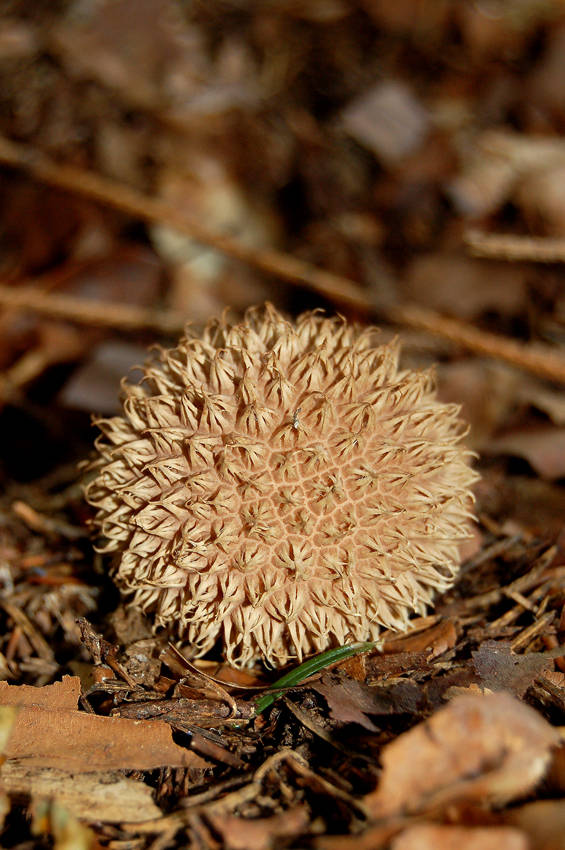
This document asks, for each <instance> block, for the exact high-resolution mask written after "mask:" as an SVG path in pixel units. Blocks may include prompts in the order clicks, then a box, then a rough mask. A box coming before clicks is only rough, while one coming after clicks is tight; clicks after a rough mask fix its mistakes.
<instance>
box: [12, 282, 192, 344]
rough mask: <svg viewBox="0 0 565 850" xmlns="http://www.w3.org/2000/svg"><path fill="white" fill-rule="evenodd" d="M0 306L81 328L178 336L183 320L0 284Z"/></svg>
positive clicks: (170, 313)
mask: <svg viewBox="0 0 565 850" xmlns="http://www.w3.org/2000/svg"><path fill="white" fill-rule="evenodd" d="M0 307H7V308H11V309H17V310H32V311H33V312H34V313H40V314H42V315H44V316H49V317H50V318H53V319H64V320H65V321H69V322H76V323H77V324H81V325H93V326H95V327H104V328H119V329H121V330H130V331H131V330H143V329H145V328H149V329H151V330H155V331H157V332H158V333H162V334H178V333H180V331H182V329H183V327H184V325H185V321H184V320H183V317H182V315H181V314H180V313H179V312H176V311H173V310H159V311H155V310H148V309H146V308H145V307H136V306H134V305H132V304H118V303H115V302H114V301H91V300H90V299H87V298H79V297H76V296H74V295H63V294H61V293H54V292H44V291H43V290H41V289H39V288H38V287H35V286H3V285H2V284H0Z"/></svg>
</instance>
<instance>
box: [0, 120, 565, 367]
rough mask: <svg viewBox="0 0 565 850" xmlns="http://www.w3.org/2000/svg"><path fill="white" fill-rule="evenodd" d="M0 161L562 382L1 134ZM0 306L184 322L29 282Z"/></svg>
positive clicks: (431, 318)
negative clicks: (45, 289) (46, 289)
mask: <svg viewBox="0 0 565 850" xmlns="http://www.w3.org/2000/svg"><path fill="white" fill-rule="evenodd" d="M0 162H3V163H5V164H6V165H10V166H12V167H14V168H21V169H23V170H25V171H26V172H28V173H29V174H31V175H32V176H33V177H35V178H36V179H37V180H40V181H42V182H44V183H47V184H49V185H51V186H56V187H57V188H59V189H65V190H67V191H70V192H75V193H78V194H81V195H84V196H86V197H88V198H90V199H91V200H94V201H97V202H98V203H101V204H105V205H107V206H111V207H113V208H114V209H118V210H121V211H122V212H126V213H128V214H130V215H132V216H134V217H136V218H139V219H142V220H144V221H151V222H158V223H160V224H165V225H168V226H169V227H171V228H173V229H175V230H177V231H179V232H180V233H184V234H186V235H188V236H190V237H192V238H193V239H196V240H197V241H198V242H201V243H203V244H205V245H209V246H210V247H213V248H215V249H216V250H218V251H221V252H222V253H224V254H226V255H228V256H230V257H233V258H235V259H237V260H240V261H241V262H244V263H247V264H248V265H250V266H252V267H254V268H258V269H261V270H262V271H264V272H268V273H269V274H271V275H276V276H277V277H279V278H282V279H284V280H287V281H289V282H291V283H295V284H297V283H299V284H302V285H303V286H306V287H308V288H309V289H311V290H313V291H315V292H318V293H320V294H321V295H323V296H324V297H325V298H328V299H330V300H332V301H334V302H336V303H338V304H339V303H341V304H348V305H350V306H353V307H355V308H357V309H360V310H362V311H364V312H367V313H368V314H375V313H378V314H379V315H381V316H383V317H384V318H386V319H387V320H388V321H390V322H393V323H395V324H400V325H405V326H408V327H412V328H417V329H420V330H425V331H428V332H429V333H431V334H433V335H435V336H439V337H443V338H444V339H448V340H450V341H452V342H454V343H456V344H457V345H460V346H462V347H463V348H466V349H468V350H469V351H473V352H475V353H476V354H481V355H487V356H489V357H494V358H496V359H498V360H503V361H505V362H506V363H509V364H511V365H513V366H517V367H518V368H520V369H524V370H526V371H529V372H533V373H534V374H537V375H539V376H540V377H542V378H546V379H548V380H552V381H557V382H559V383H565V357H562V356H560V355H559V353H557V352H556V350H555V349H554V348H551V347H550V346H547V345H542V344H520V343H518V342H515V341H514V340H510V339H506V338H504V337H500V336H498V335H496V334H492V333H488V332H487V331H481V330H479V329H477V328H474V327H472V326H471V325H468V324H466V323H465V322H462V321H459V320H457V319H450V318H446V317H444V316H441V315H439V314H438V313H435V312H433V311H432V310H427V309H425V308H424V307H419V306H417V305H415V304H397V305H394V306H392V307H387V308H382V307H381V308H377V305H376V304H374V303H373V301H372V300H371V298H370V296H369V295H368V294H366V293H365V292H364V291H363V290H362V289H361V288H360V287H359V286H358V285H357V284H355V283H354V282H353V281H352V280H349V278H346V277H343V276H341V275H337V274H333V273H332V272H327V271H324V270H323V269H318V268H316V267H315V266H312V265H311V264H310V263H306V262H303V261H302V260H298V259H296V258H295V257H292V256H290V255H289V254H284V253H281V252H279V251H265V250H262V251H257V250H256V249H252V248H248V247H246V246H244V245H242V244H241V243H239V242H238V241H237V240H236V239H232V238H231V237H228V236H221V235H218V234H216V233H213V232H212V231H210V230H208V228H206V227H205V226H204V225H202V224H201V223H200V222H199V221H196V220H195V219H193V218H187V216H186V215H185V213H184V212H183V213H179V212H178V211H177V210H176V209H174V208H173V207H171V206H169V204H168V203H166V202H164V201H161V200H158V199H155V198H149V197H146V196H145V195H143V194H141V193H140V192H137V191H135V190H134V189H130V188H129V187H127V186H123V185H122V184H119V183H116V182H114V181H112V180H108V179H107V178H104V177H99V176H98V175H96V174H93V173H92V172H88V171H83V170H82V169H78V168H73V167H71V166H66V165H59V164H58V163H55V162H53V161H51V160H50V159H49V158H48V157H46V156H44V155H43V154H42V153H40V152H39V151H36V150H32V149H29V148H27V147H24V146H22V145H19V144H16V143H14V142H12V141H10V140H8V139H6V138H4V137H2V136H0ZM564 250H565V245H564ZM564 256H565V254H564ZM0 305H4V306H14V307H19V308H20V309H23V308H26V309H31V310H35V311H37V312H41V313H44V314H47V315H51V316H57V317H59V318H64V319H68V320H70V321H75V322H82V323H85V324H96V325H100V326H105V327H116V326H119V327H123V328H126V327H127V328H131V329H135V328H142V327H143V328H153V329H155V330H157V331H159V332H162V333H177V332H178V331H179V330H181V329H182V327H183V324H184V320H183V317H182V316H180V315H179V314H178V313H174V312H172V311H163V312H161V313H157V314H156V313H151V312H150V311H148V310H144V309H142V308H139V307H133V306H130V305H125V304H121V305H117V304H108V303H103V302H87V301H85V300H83V299H79V298H74V297H72V296H67V295H60V294H56V295H55V294H49V293H45V292H40V291H39V290H37V289H34V288H32V287H18V288H17V289H16V288H11V287H6V286H0Z"/></svg>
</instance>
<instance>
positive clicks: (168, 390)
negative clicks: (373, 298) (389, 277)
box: [85, 305, 477, 667]
mask: <svg viewBox="0 0 565 850" xmlns="http://www.w3.org/2000/svg"><path fill="white" fill-rule="evenodd" d="M123 389H124V394H125V397H124V402H123V415H122V416H116V417H113V418H108V419H99V420H98V421H97V423H96V424H97V425H98V427H99V428H100V430H101V435H100V436H99V437H98V439H97V442H96V448H97V456H96V458H95V459H94V461H93V462H92V463H91V464H90V476H91V477H90V481H89V483H88V485H87V486H86V488H85V491H86V498H87V500H88V501H89V503H90V504H91V505H93V506H94V507H95V508H96V514H95V517H94V520H93V522H94V525H95V526H96V528H97V530H98V531H99V533H100V535H101V537H102V538H103V539H104V541H105V544H104V546H103V548H102V551H108V552H114V553H116V564H115V580H116V581H117V583H118V585H119V587H120V588H121V590H122V591H123V592H124V593H125V594H127V596H128V597H129V599H130V604H131V605H134V606H137V607H138V608H140V609H141V610H142V611H143V612H144V613H145V614H147V615H148V616H149V618H150V619H151V620H152V622H153V623H154V625H155V626H156V627H164V628H165V629H166V630H167V631H168V632H169V633H170V635H171V637H172V638H173V639H176V640H178V641H180V642H183V643H187V644H190V645H191V647H192V650H191V651H192V653H193V655H195V656H196V655H202V654H204V653H205V652H207V651H208V650H209V649H210V648H211V647H212V646H213V645H214V644H215V643H216V642H217V641H221V642H222V644H223V647H224V654H225V657H226V659H227V660H228V661H229V662H230V663H231V664H234V665H236V666H244V665H249V664H252V663H254V662H255V661H257V660H258V659H263V660H264V661H265V662H266V663H268V664H270V665H272V666H276V667H278V666H282V665H284V664H286V663H287V662H288V661H289V660H291V659H296V660H301V659H302V658H303V657H304V656H306V655H309V654H311V653H313V652H319V651H322V650H325V649H328V648H330V647H332V646H338V645H342V644H344V643H348V642H351V641H359V640H375V639H377V637H378V635H379V632H380V631H381V630H382V628H383V627H384V628H390V629H394V630H404V629H406V628H407V626H408V623H409V616H410V614H411V613H412V612H417V613H419V614H423V613H424V612H425V611H426V608H427V606H428V604H429V603H430V602H431V601H432V599H433V596H434V594H435V593H436V592H437V591H443V590H445V589H446V588H448V587H449V586H450V585H451V584H452V583H453V581H454V578H455V576H456V574H457V570H458V567H459V561H460V556H459V548H460V544H461V542H462V541H463V540H465V539H466V538H468V537H469V535H470V529H471V522H472V516H473V514H472V505H473V497H472V493H471V489H470V488H471V485H472V484H473V482H474V481H475V480H476V478H477V475H476V474H475V473H474V472H473V470H472V469H471V467H470V465H469V458H470V455H471V453H470V452H469V451H467V450H466V449H465V448H464V447H463V446H462V445H461V438H462V437H463V436H464V434H465V431H466V428H465V426H464V425H463V423H462V422H461V421H460V419H459V408H458V406H456V405H452V404H444V403H442V402H440V401H438V400H437V398H436V396H435V390H434V382H433V377H432V375H431V374H430V373H429V372H415V371H401V370H399V367H398V345H397V344H396V342H393V343H387V344H381V343H379V341H378V331H377V330H376V329H375V328H371V327H369V328H365V329H362V328H359V327H358V326H356V325H351V324H348V323H347V322H346V321H345V320H344V319H342V318H341V317H335V318H327V317H326V316H325V315H324V314H322V313H319V312H317V311H316V312H310V313H305V314H303V315H302V316H300V317H299V318H298V319H297V320H296V321H295V322H291V321H288V320H286V319H285V318H284V317H283V316H282V315H281V314H279V313H278V312H277V311H276V310H275V309H274V308H273V307H272V306H271V305H266V306H265V307H261V308H252V309H250V310H248V311H247V313H246V314H245V318H244V320H243V321H241V322H240V323H236V324H230V323H229V321H228V320H227V319H226V318H222V319H221V320H217V321H212V322H210V323H209V324H208V325H207V326H206V328H205V330H204V332H203V333H202V335H201V336H197V335H195V334H193V333H192V332H191V331H190V330H187V331H186V333H185V336H183V338H182V339H181V340H180V342H179V344H178V346H177V347H176V348H174V349H170V350H160V351H159V352H158V353H157V354H156V355H154V356H153V357H152V358H151V359H150V360H149V361H148V362H147V363H146V364H145V366H144V377H143V380H142V381H141V382H140V383H139V384H136V385H132V384H128V383H126V382H124V384H123Z"/></svg>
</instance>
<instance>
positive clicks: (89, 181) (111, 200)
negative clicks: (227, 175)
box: [0, 136, 370, 310]
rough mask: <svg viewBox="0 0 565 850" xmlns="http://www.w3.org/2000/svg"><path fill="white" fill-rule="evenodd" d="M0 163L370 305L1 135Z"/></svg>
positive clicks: (299, 264)
mask: <svg viewBox="0 0 565 850" xmlns="http://www.w3.org/2000/svg"><path fill="white" fill-rule="evenodd" d="M0 162H3V163H4V164H6V165H10V166H12V167H14V168H21V169H23V170H24V171H26V172H27V173H28V174H31V175H32V176H33V177H35V178H36V179H37V180H40V181H41V182H43V183H48V184H49V185H50V186H56V187H57V188H59V189H66V190H67V191H70V192H74V193H77V194H80V195H85V196H86V197H88V198H90V199H91V200H94V201H98V202H99V203H102V204H105V205H108V206H111V207H114V209H118V210H121V211H122V212H125V213H128V214H129V215H132V216H133V217H135V218H139V219H142V220H143V221H151V222H156V223H159V224H166V225H168V226H169V227H171V228H174V230H177V231H178V232H179V233H184V234H186V235H187V236H190V237H192V238H193V239H195V240H196V241H197V242H200V243H202V244H203V245H208V246H209V247H211V248H215V249H216V250H218V251H221V252H222V253H223V254H226V255H227V256H229V257H233V258H234V259H236V260H240V261H241V262H243V263H247V264H248V265H251V266H254V267H255V268H258V269H261V270H262V271H265V272H268V273H269V274H276V275H277V276H278V277H280V278H283V279H284V280H288V281H290V282H291V283H303V284H305V285H307V286H308V287H309V288H310V289H313V290H315V291H317V292H319V293H321V294H322V295H324V296H326V297H327V298H334V299H335V300H336V301H339V302H340V303H342V304H343V303H345V304H350V305H352V306H354V307H357V308H360V309H362V310H367V309H368V308H369V309H370V302H369V301H368V299H367V296H365V295H364V293H363V292H362V291H361V290H360V289H359V287H358V286H356V285H355V284H354V283H353V282H352V281H350V280H348V279H347V278H344V277H341V276H340V275H334V274H332V273H331V272H327V271H324V270H323V269H317V268H316V267H315V266H312V265H310V264H309V263H305V262H303V261H302V260H299V259H297V258H296V257H292V256H290V255H289V254H283V253H281V252H278V251H268V250H257V249H255V248H248V247H247V246H246V245H242V244H241V242H238V240H237V239H232V238H231V237H229V236H222V235H220V234H218V233H214V232H213V231H211V230H209V229H208V228H207V227H206V226H205V225H203V224H202V223H201V222H200V221H198V220H197V219H195V218H193V217H189V216H188V215H187V214H186V213H185V212H182V213H181V212H178V210H176V209H175V208H174V207H172V206H171V205H170V204H169V203H167V202H165V201H161V200H159V199H157V198H150V197H147V196H146V195H143V194H142V193H141V192H137V191H136V190H135V189H130V188H129V186H125V185H123V184H122V183H116V182H115V181H113V180H108V179H107V178H105V177H100V176H99V175H97V174H94V173H93V172H89V171H84V170H83V169H80V168H74V167H72V166H69V165H59V163H56V162H53V161H52V160H50V159H49V158H48V157H46V156H45V155H44V154H42V153H41V152H40V151H38V150H36V149H33V148H29V147H25V146H24V145H19V144H16V143H15V142H12V141H10V140H9V139H6V138H5V137H3V136H0Z"/></svg>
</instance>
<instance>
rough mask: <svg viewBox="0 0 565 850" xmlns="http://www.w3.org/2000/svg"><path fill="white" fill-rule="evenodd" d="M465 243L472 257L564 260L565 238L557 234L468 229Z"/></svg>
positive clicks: (537, 261) (544, 261)
mask: <svg viewBox="0 0 565 850" xmlns="http://www.w3.org/2000/svg"><path fill="white" fill-rule="evenodd" d="M465 244H466V245H467V247H468V248H469V250H470V252H471V254H473V255H474V256H475V257H484V258H489V259H493V260H508V261H509V262H519V261H522V262H524V261H526V262H533V263H565V239H562V238H559V237H547V236H516V235H514V234H505V233H483V232H482V231H480V230H468V231H467V233H466V234H465Z"/></svg>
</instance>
